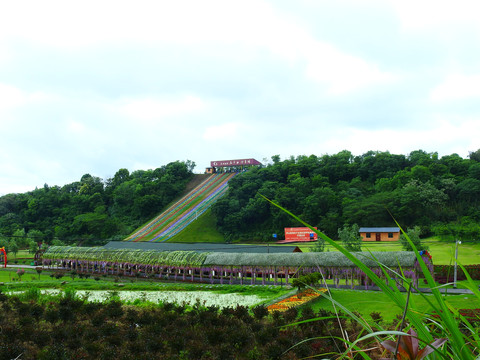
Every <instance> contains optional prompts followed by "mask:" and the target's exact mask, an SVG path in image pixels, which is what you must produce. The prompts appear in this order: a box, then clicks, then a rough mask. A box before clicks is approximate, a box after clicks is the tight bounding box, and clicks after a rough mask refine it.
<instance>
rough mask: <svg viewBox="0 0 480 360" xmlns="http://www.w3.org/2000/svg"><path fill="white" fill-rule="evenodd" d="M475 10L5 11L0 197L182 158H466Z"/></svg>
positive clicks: (475, 89) (477, 44)
mask: <svg viewBox="0 0 480 360" xmlns="http://www.w3.org/2000/svg"><path fill="white" fill-rule="evenodd" d="M479 13H480V2H478V1H462V0H457V1H455V2H453V1H438V0H437V1H421V0H416V1H409V0H401V1H389V0H381V1H363V0H361V1H360V0H355V1H344V0H335V1H331V0H325V1H324V0H295V1H290V0H288V1H287V0H275V1H262V0H255V1H249V0H242V1H225V0H221V1H209V0H204V1H198V0H195V1H183V0H175V1H163V0H154V1H143V0H135V1H121V0H115V1H109V0H102V1H97V0H95V1H90V0H83V1H77V2H72V1H63V0H60V1H51V0H43V1H4V2H1V3H0V195H3V194H7V193H20V192H26V191H31V190H34V189H35V188H36V187H43V186H44V184H48V185H49V186H55V185H58V186H63V185H65V184H69V183H72V182H74V181H79V180H80V178H81V177H82V175H84V174H87V173H88V174H91V175H93V176H98V177H100V178H102V179H104V180H106V179H108V178H110V177H113V176H114V175H115V173H116V172H117V171H118V170H119V169H121V168H126V169H128V170H129V171H130V172H132V171H135V170H147V169H155V168H158V167H161V166H163V165H166V164H168V163H170V162H173V161H177V160H179V161H186V160H191V161H194V162H195V163H196V168H195V170H194V171H195V172H197V173H202V172H203V171H204V169H205V167H207V166H209V164H210V161H213V160H229V159H244V158H255V159H257V160H259V161H261V162H264V163H265V162H267V161H270V160H271V157H272V156H273V155H280V157H281V159H282V160H283V159H286V158H289V157H290V156H292V155H293V156H295V157H296V156H298V155H311V154H314V155H317V156H321V155H325V154H336V153H338V152H339V151H342V150H349V151H351V152H352V154H353V155H361V154H364V153H366V152H367V151H370V150H373V151H389V152H390V153H393V154H405V155H408V154H409V153H410V152H411V151H414V150H419V149H421V150H424V151H427V152H437V153H438V154H439V156H444V155H451V154H454V153H456V154H458V155H460V156H461V157H464V158H467V157H468V154H469V152H471V151H476V150H478V149H480V101H479V100H480V22H479V21H478V14H479Z"/></svg>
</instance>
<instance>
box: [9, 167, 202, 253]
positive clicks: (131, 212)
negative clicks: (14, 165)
mask: <svg viewBox="0 0 480 360" xmlns="http://www.w3.org/2000/svg"><path fill="white" fill-rule="evenodd" d="M194 167H195V163H193V162H191V161H189V160H187V161H186V162H180V161H176V162H172V163H169V164H168V165H165V166H162V167H160V168H157V169H155V170H137V171H134V172H132V173H130V172H129V171H128V170H127V169H120V170H118V171H117V173H116V174H115V176H114V177H113V178H111V179H107V180H105V181H103V180H102V179H100V178H98V177H95V176H91V175H90V174H86V175H83V176H82V178H81V179H80V181H76V182H74V183H71V184H68V185H64V186H62V187H60V186H48V185H46V184H45V186H44V187H43V188H40V189H35V190H34V191H31V192H27V193H23V194H8V195H5V196H2V197H0V242H1V243H0V246H5V245H7V246H8V245H9V241H10V242H11V241H12V239H13V240H14V241H17V240H18V241H23V242H24V241H33V240H34V241H37V242H38V241H44V240H46V241H47V242H49V243H51V242H52V240H53V239H54V238H58V239H60V240H61V241H63V242H67V243H68V242H74V241H75V242H77V241H78V240H79V239H83V240H82V242H83V244H85V245H87V244H91V245H94V244H98V243H102V240H106V239H116V240H121V239H123V238H125V236H126V235H128V234H129V233H130V232H132V231H133V230H134V229H135V228H137V227H138V226H140V225H141V224H143V223H145V222H146V221H148V220H150V219H151V218H152V217H153V216H155V215H157V214H158V213H159V212H160V211H161V210H162V209H163V208H164V207H165V206H167V205H168V204H169V203H170V202H172V200H173V199H175V198H176V197H178V196H179V195H180V194H181V193H182V192H183V191H184V190H185V187H186V185H187V183H188V182H189V181H190V180H191V179H192V177H193V176H194V175H193V173H192V170H193V168H194ZM23 245H25V244H23Z"/></svg>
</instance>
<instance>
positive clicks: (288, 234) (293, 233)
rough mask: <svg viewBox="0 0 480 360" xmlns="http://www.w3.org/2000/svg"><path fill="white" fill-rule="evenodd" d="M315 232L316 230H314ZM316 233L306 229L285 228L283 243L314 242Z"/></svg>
mask: <svg viewBox="0 0 480 360" xmlns="http://www.w3.org/2000/svg"><path fill="white" fill-rule="evenodd" d="M314 229H315V230H316V229H317V228H314ZM316 240H317V233H315V232H313V231H312V230H310V228H308V227H296V228H285V241H291V242H293V241H316Z"/></svg>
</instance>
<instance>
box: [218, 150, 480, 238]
mask: <svg viewBox="0 0 480 360" xmlns="http://www.w3.org/2000/svg"><path fill="white" fill-rule="evenodd" d="M478 153H480V151H476V152H471V153H470V156H469V158H468V159H463V158H461V157H460V156H459V155H457V154H452V155H448V156H443V157H440V158H439V156H438V154H437V153H427V152H425V151H423V150H416V151H412V152H411V153H410V154H409V155H407V156H405V155H395V154H390V153H389V152H378V151H377V152H376V151H369V152H367V153H365V154H363V155H360V156H353V155H352V154H351V153H350V152H349V151H345V150H344V151H341V152H339V153H338V154H334V155H323V156H315V155H311V156H298V157H297V158H294V157H290V158H288V159H286V160H284V161H280V157H279V156H278V155H275V156H273V157H272V162H271V163H270V164H269V165H267V166H265V167H263V168H259V169H254V170H251V171H249V172H247V173H245V174H242V175H241V176H237V177H236V178H234V179H233V180H232V181H231V182H230V190H229V192H228V194H227V195H226V196H225V197H224V198H222V199H221V200H220V201H219V202H217V204H215V206H214V208H213V211H214V213H215V214H216V216H217V221H218V227H219V229H220V230H221V231H223V233H224V234H225V236H226V238H227V239H243V240H249V239H263V240H269V239H271V237H272V235H271V234H274V233H280V234H282V233H283V231H284V228H285V227H290V226H298V225H300V224H297V223H295V221H293V220H292V218H290V217H289V216H288V215H286V214H285V213H283V212H282V211H279V210H278V209H277V208H276V207H273V206H270V205H269V204H268V203H267V202H266V201H264V200H263V199H262V197H261V196H260V194H262V195H264V196H266V197H267V198H269V199H271V200H273V201H275V202H276V203H278V204H280V205H281V206H283V207H285V208H287V209H288V210H290V211H291V212H293V213H295V214H296V215H299V216H300V217H301V218H302V219H304V220H305V221H307V222H308V223H310V224H311V225H313V226H317V227H318V228H319V229H321V230H323V231H324V232H326V233H327V234H328V235H330V236H331V237H333V238H336V237H337V231H338V229H341V228H343V227H344V225H350V226H351V225H353V224H358V225H360V226H372V227H375V226H395V222H394V220H393V217H394V218H395V219H396V220H397V221H398V222H399V223H400V225H401V226H402V227H404V228H405V229H406V228H409V227H414V226H420V227H421V229H422V233H423V234H424V235H431V234H433V233H436V234H441V235H454V236H455V235H458V234H460V233H461V234H463V235H464V236H466V237H468V238H470V239H478V238H479V237H480V227H479V226H478V225H477V223H478V221H479V220H480V211H479V209H478V204H479V201H480V165H479V163H478V158H479V157H478V156H477V155H478Z"/></svg>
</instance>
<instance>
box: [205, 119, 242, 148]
mask: <svg viewBox="0 0 480 360" xmlns="http://www.w3.org/2000/svg"><path fill="white" fill-rule="evenodd" d="M246 130H247V129H246V126H245V124H243V123H240V122H228V123H224V124H220V125H214V126H209V127H207V128H206V129H205V131H204V133H203V136H202V138H203V139H204V140H207V141H219V142H227V143H233V142H237V141H238V140H239V137H241V136H242V137H243V135H244V134H245V132H246Z"/></svg>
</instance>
